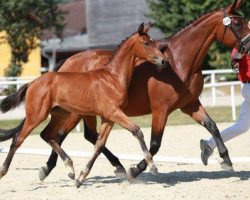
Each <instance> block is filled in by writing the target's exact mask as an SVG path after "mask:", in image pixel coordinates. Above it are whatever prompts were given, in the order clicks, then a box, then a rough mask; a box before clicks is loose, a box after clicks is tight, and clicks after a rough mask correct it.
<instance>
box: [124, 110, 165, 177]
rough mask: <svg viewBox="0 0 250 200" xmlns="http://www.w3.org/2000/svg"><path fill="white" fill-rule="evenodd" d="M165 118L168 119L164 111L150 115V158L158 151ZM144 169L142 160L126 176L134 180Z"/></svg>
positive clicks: (145, 166)
mask: <svg viewBox="0 0 250 200" xmlns="http://www.w3.org/2000/svg"><path fill="white" fill-rule="evenodd" d="M167 118H168V113H167V111H166V110H164V111H154V112H153V113H152V131H151V140H150V150H149V152H150V153H151V154H152V156H154V155H155V154H157V152H158V151H159V149H160V146H161V141H162V136H163V133H164V129H165V125H166V121H167ZM146 168H147V163H146V161H145V159H144V160H142V161H141V162H140V163H139V164H138V165H137V166H136V167H132V168H130V169H129V171H128V174H129V175H130V176H131V177H134V178H135V177H137V176H138V175H139V174H140V173H141V172H143V171H145V170H146Z"/></svg>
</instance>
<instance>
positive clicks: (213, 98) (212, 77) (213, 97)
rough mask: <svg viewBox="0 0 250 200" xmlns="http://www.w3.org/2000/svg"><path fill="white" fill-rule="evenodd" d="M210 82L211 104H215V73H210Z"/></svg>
mask: <svg viewBox="0 0 250 200" xmlns="http://www.w3.org/2000/svg"><path fill="white" fill-rule="evenodd" d="M211 84H212V100H213V106H215V105H216V87H215V86H214V84H215V73H211Z"/></svg>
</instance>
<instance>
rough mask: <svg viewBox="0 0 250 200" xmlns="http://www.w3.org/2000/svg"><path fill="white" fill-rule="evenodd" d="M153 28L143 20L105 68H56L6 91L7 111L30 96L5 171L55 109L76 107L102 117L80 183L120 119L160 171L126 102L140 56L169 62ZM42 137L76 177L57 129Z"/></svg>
mask: <svg viewBox="0 0 250 200" xmlns="http://www.w3.org/2000/svg"><path fill="white" fill-rule="evenodd" d="M148 29H149V26H144V24H141V25H140V27H139V28H138V31H137V32H136V33H135V34H133V35H131V36H130V37H128V38H127V39H126V40H125V41H124V42H123V43H122V44H121V45H120V47H119V48H118V49H117V50H116V51H115V52H114V54H113V55H112V56H111V58H110V60H109V62H108V63H107V64H106V66H104V67H103V68H101V69H99V70H95V71H91V72H87V73H82V74H79V73H56V72H50V73H47V74H44V75H43V76H41V77H39V78H38V79H36V80H34V81H33V82H31V83H29V84H26V85H24V86H23V87H21V88H20V90H19V91H17V92H16V93H14V94H12V95H9V96H8V97H6V98H5V99H4V100H3V101H2V102H1V105H0V108H1V110H2V111H3V112H7V111H8V110H10V109H11V108H14V107H16V106H17V105H19V104H20V103H21V101H22V100H24V97H25V109H26V119H25V121H24V122H23V123H22V124H21V126H20V129H21V132H20V133H19V134H17V135H16V136H15V137H14V138H13V142H12V144H11V147H10V151H9V153H8V156H7V158H6V160H5V162H4V164H3V166H2V168H1V169H0V177H2V176H4V175H5V174H6V173H7V171H8V168H9V165H10V163H11V160H12V158H13V156H14V153H15V151H16V150H17V149H18V148H19V147H20V145H21V144H22V143H23V141H24V140H25V138H26V137H27V136H28V135H29V134H30V133H31V131H32V130H33V129H34V128H35V127H37V126H38V125H39V124H40V123H41V122H42V121H44V120H45V119H46V118H47V117H48V115H49V113H50V112H52V113H53V112H57V113H59V114H60V116H61V117H67V116H68V115H69V113H70V112H73V113H77V114H78V115H80V116H84V115H98V116H101V117H102V122H101V126H100V135H99V137H98V140H97V142H96V145H95V149H94V153H93V156H92V157H91V159H90V160H89V162H88V163H87V165H86V167H85V169H84V170H83V171H82V172H81V174H80V176H79V178H78V180H77V182H76V184H77V187H79V186H80V185H81V184H82V182H83V180H84V179H85V178H86V176H87V175H88V173H89V172H90V170H91V168H92V166H93V164H94V161H95V160H96V158H97V157H98V155H99V154H100V152H101V150H102V148H103V147H104V146H105V143H106V140H107V138H108V136H109V133H110V131H111V129H112V127H113V124H114V123H118V124H119V125H121V126H122V127H124V128H126V129H127V130H129V131H130V132H131V133H132V134H133V135H134V136H135V137H136V138H137V139H138V140H139V143H140V145H141V148H142V150H143V153H144V157H145V160H146V162H147V163H148V165H149V166H150V169H151V171H152V172H153V173H156V172H157V168H156V167H155V165H154V163H153V160H152V155H151V154H150V153H149V151H148V149H147V147H146V144H145V141H144V138H143V133H142V131H141V130H140V128H139V127H138V126H137V125H136V124H134V123H133V122H131V121H130V120H129V119H128V117H127V116H126V115H125V114H124V113H123V111H122V108H123V107H124V106H126V100H127V90H128V86H129V83H130V80H131V77H132V73H133V70H134V66H135V59H136V57H138V58H142V59H145V60H147V61H149V62H152V63H154V64H156V65H157V66H158V67H159V68H162V67H163V66H164V65H165V64H166V63H167V61H166V59H165V57H164V56H163V54H162V53H161V52H160V51H159V50H158V49H157V47H156V45H155V42H154V41H153V40H152V39H151V38H150V37H149V36H148V35H147V31H148ZM41 137H42V138H43V139H44V140H45V141H46V142H47V143H48V144H50V145H51V147H52V148H53V150H54V151H55V152H57V153H58V154H59V155H60V157H61V158H62V160H63V161H64V163H65V165H66V166H68V167H69V168H70V170H71V172H70V177H71V178H74V177H75V171H74V167H73V162H72V160H71V159H70V158H69V156H68V155H67V154H66V153H65V152H64V151H63V149H62V148H61V147H60V146H59V145H58V143H57V133H56V134H51V132H47V133H43V134H41Z"/></svg>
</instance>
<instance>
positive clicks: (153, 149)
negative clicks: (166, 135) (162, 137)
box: [150, 141, 161, 155]
mask: <svg viewBox="0 0 250 200" xmlns="http://www.w3.org/2000/svg"><path fill="white" fill-rule="evenodd" d="M160 147H161V142H160V141H152V142H151V144H150V153H151V154H152V155H155V154H156V153H157V152H158V151H159V149H160Z"/></svg>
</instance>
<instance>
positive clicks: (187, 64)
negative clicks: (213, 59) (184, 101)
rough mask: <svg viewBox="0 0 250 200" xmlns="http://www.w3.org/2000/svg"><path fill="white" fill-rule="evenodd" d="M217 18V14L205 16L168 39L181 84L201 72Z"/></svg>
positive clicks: (211, 42) (212, 39)
mask: <svg viewBox="0 0 250 200" xmlns="http://www.w3.org/2000/svg"><path fill="white" fill-rule="evenodd" d="M218 17H220V16H219V15H218V14H217V13H214V14H210V15H205V16H203V17H201V18H200V19H198V20H196V21H195V22H194V23H193V24H191V25H189V26H188V27H186V28H185V29H184V30H182V31H180V32H179V33H177V34H176V35H174V36H173V37H172V38H170V39H169V42H168V47H169V51H170V52H171V53H172V57H173V63H174V65H173V68H174V70H175V72H176V73H177V74H178V75H179V77H180V78H181V80H182V81H183V82H189V80H190V79H191V77H192V76H193V75H194V74H195V73H196V72H199V71H201V64H202V61H203V60H204V58H205V56H206V54H207V52H208V50H209V48H210V46H211V45H212V44H213V42H214V41H215V35H214V30H215V27H216V25H217V24H218Z"/></svg>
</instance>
